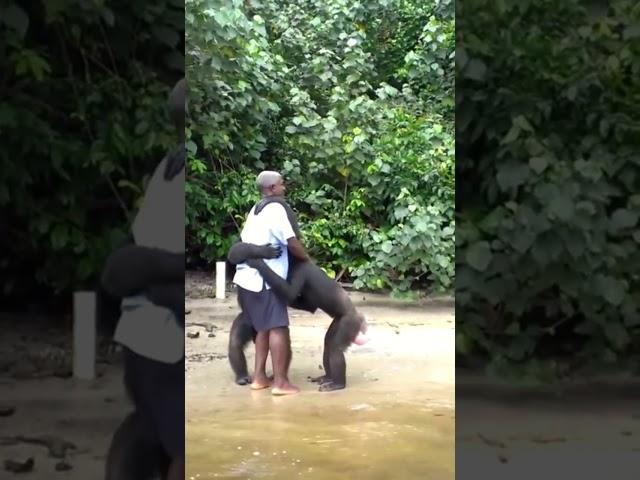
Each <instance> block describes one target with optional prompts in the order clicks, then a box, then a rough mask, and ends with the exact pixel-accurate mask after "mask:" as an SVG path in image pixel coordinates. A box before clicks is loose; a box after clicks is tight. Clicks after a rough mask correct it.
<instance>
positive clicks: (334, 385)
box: [318, 382, 345, 392]
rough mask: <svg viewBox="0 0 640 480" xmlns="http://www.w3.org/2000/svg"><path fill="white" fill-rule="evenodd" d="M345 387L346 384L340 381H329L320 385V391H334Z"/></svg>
mask: <svg viewBox="0 0 640 480" xmlns="http://www.w3.org/2000/svg"><path fill="white" fill-rule="evenodd" d="M344 388H345V385H342V384H340V383H333V382H327V383H323V384H322V385H320V388H318V391H320V392H333V391H334V390H342V389H344Z"/></svg>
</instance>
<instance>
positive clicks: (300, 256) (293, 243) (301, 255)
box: [287, 237, 310, 262]
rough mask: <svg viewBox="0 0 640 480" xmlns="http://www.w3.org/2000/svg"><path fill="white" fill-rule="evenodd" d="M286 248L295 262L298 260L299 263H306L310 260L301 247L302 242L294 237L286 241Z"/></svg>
mask: <svg viewBox="0 0 640 480" xmlns="http://www.w3.org/2000/svg"><path fill="white" fill-rule="evenodd" d="M287 248H288V249H289V252H291V255H293V256H294V257H295V258H296V260H300V261H301V262H308V261H309V260H310V257H309V254H308V253H307V250H306V249H305V248H304V246H303V245H302V242H301V241H300V240H298V239H297V238H296V237H291V238H289V239H288V240H287Z"/></svg>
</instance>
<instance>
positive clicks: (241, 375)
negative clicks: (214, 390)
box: [229, 313, 256, 385]
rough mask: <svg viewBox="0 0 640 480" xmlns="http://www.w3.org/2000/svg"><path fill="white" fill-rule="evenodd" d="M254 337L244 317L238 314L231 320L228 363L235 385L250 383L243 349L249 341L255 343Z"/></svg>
mask: <svg viewBox="0 0 640 480" xmlns="http://www.w3.org/2000/svg"><path fill="white" fill-rule="evenodd" d="M255 335H256V332H255V330H254V329H253V328H252V327H251V325H249V323H248V322H247V321H246V319H245V318H244V315H243V314H242V313H240V314H239V315H238V316H237V317H236V318H235V319H234V320H233V324H232V325H231V332H229V363H230V364H231V368H232V369H233V372H234V373H235V375H236V383H237V384H238V385H248V384H250V383H251V377H250V376H249V371H248V370H247V358H246V357H245V355H244V349H245V347H246V346H247V344H248V343H249V342H250V341H251V340H254V341H255Z"/></svg>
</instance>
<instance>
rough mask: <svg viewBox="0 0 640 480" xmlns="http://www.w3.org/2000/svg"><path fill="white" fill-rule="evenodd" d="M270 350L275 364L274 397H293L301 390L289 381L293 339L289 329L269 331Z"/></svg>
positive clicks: (279, 328) (280, 328)
mask: <svg viewBox="0 0 640 480" xmlns="http://www.w3.org/2000/svg"><path fill="white" fill-rule="evenodd" d="M269 350H270V351H271V361H272V362H273V390H272V393H273V394H274V395H292V394H295V393H298V392H299V391H300V389H299V388H298V387H296V386H295V385H293V384H291V382H290V381H289V364H290V363H291V339H290V337H289V328H288V327H276V328H273V329H271V330H270V331H269Z"/></svg>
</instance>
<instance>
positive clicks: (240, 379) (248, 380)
mask: <svg viewBox="0 0 640 480" xmlns="http://www.w3.org/2000/svg"><path fill="white" fill-rule="evenodd" d="M236 383H237V384H238V385H249V384H250V383H251V377H249V376H248V375H245V376H244V377H238V378H236Z"/></svg>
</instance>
